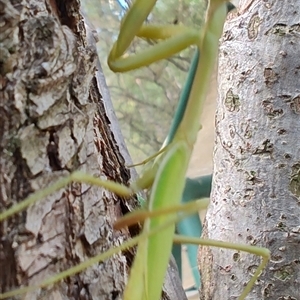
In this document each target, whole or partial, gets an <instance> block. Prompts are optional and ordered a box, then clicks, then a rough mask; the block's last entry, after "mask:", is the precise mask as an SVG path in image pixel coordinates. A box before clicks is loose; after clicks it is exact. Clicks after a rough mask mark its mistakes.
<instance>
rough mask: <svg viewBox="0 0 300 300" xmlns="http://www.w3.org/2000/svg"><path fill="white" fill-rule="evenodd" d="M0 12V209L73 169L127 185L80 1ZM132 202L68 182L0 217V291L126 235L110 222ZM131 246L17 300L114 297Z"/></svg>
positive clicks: (0, 2) (0, 8)
mask: <svg viewBox="0 0 300 300" xmlns="http://www.w3.org/2000/svg"><path fill="white" fill-rule="evenodd" d="M0 16H1V22H0V23H1V25H0V26H2V27H1V33H0V116H1V117H0V154H1V157H0V158H1V160H0V183H1V191H0V211H3V210H5V209H7V208H9V207H11V206H12V205H13V204H15V203H17V202H20V201H22V200H23V199H24V198H25V197H26V196H28V195H29V194H31V193H33V192H35V191H37V190H41V189H43V188H44V187H46V186H49V185H51V184H52V183H53V182H54V181H56V180H57V179H59V178H62V177H63V176H65V175H67V174H69V173H70V172H72V171H74V170H83V171H85V172H88V173H90V174H92V175H95V176H97V177H101V178H103V179H109V180H114V181H118V182H122V183H125V184H127V183H128V181H129V179H130V172H129V171H128V170H127V169H126V168H125V167H124V165H125V161H124V158H123V157H125V159H126V162H127V163H130V158H129V156H128V153H127V150H126V147H125V145H124V142H123V138H122V136H121V134H120V130H119V128H118V124H117V123H116V119H115V116H114V113H113V110H112V106H111V103H110V99H109V94H108V92H107V87H106V85H105V81H104V78H103V75H102V74H101V73H100V71H101V66H100V64H99V61H98V58H97V54H96V48H95V41H94V40H93V36H92V33H91V31H90V30H89V28H88V27H86V26H85V23H84V20H83V18H82V16H81V15H80V13H79V1H76V0H69V1H49V2H48V1H37V0H31V1H27V2H26V5H25V2H24V1H18V0H16V1H13V0H12V1H7V0H0ZM96 68H97V69H98V71H97V70H96ZM134 206H136V200H135V199H134V198H132V199H129V200H128V201H126V203H125V202H124V199H120V198H119V197H117V196H115V195H114V194H112V193H110V192H109V191H106V190H104V189H100V188H96V187H90V186H87V185H85V184H78V183H77V184H75V183H74V184H71V185H70V186H68V187H66V188H65V189H62V190H60V191H58V192H55V193H53V194H52V195H51V196H49V197H46V198H45V199H41V200H40V201H39V202H38V203H36V204H35V205H33V206H32V207H30V208H28V209H27V210H26V211H24V212H22V213H19V214H16V215H14V216H13V217H11V218H9V219H7V220H5V221H4V222H2V223H0V293H3V292H6V291H9V290H11V289H14V288H17V287H19V286H27V285H35V284H38V283H39V282H41V281H42V280H43V279H45V278H49V277H50V276H52V275H54V274H56V273H58V272H59V271H63V270H65V269H67V268H69V267H71V266H74V265H77V264H78V263H79V262H82V261H84V260H86V259H88V258H89V257H92V256H94V255H96V254H98V253H100V252H104V251H106V250H107V249H109V248H111V247H113V246H116V245H120V243H122V242H123V241H124V240H125V239H127V238H128V237H129V236H130V234H131V233H129V232H128V231H127V230H123V231H122V232H113V230H112V224H113V222H114V221H115V220H116V218H118V217H119V216H121V215H122V214H124V213H126V212H128V210H130V209H131V208H132V207H134ZM130 253H132V252H129V251H128V253H120V254H118V255H115V256H114V257H113V258H111V259H108V260H107V261H105V262H103V263H99V264H97V265H94V266H93V267H92V268H89V269H88V270H85V271H84V272H82V273H80V274H78V275H76V276H72V277H71V278H68V279H65V280H63V281H62V282H61V283H59V284H56V285H54V286H50V287H46V288H44V289H38V290H35V291H33V292H31V293H27V295H26V297H25V296H24V295H23V296H22V297H21V298H22V299H23V298H24V299H120V298H121V297H122V292H123V289H124V286H125V284H126V281H127V277H128V270H129V267H130V263H131V261H132V254H130ZM169 278H171V279H172V281H170V280H169V281H168V283H167V285H166V286H167V291H166V295H165V299H183V298H184V296H185V295H184V293H183V290H182V289H181V288H180V282H179V279H178V274H177V273H176V270H175V271H174V268H173V269H172V271H170V273H169ZM174 286H175V288H174ZM175 292H176V293H177V294H176V296H174V293H175ZM170 295H171V296H170ZM172 295H173V297H172ZM16 299H19V298H18V297H16Z"/></svg>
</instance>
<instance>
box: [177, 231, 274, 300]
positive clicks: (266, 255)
mask: <svg viewBox="0 0 300 300" xmlns="http://www.w3.org/2000/svg"><path fill="white" fill-rule="evenodd" d="M174 243H182V244H194V245H203V246H210V247H218V248H225V249H232V250H239V251H243V252H248V253H250V254H254V255H257V256H261V257H262V261H261V263H260V265H259V266H258V268H257V269H256V271H255V273H254V274H253V276H252V278H251V280H250V281H249V282H248V284H247V286H246V287H245V289H244V290H243V292H242V294H241V295H240V296H239V298H238V300H244V299H245V298H246V296H247V295H248V294H249V292H250V290H251V289H252V287H253V285H254V284H255V282H256V280H257V279H258V277H259V276H260V274H261V272H262V271H263V269H264V268H265V267H266V265H267V263H268V261H269V259H270V256H271V253H270V250H269V249H267V248H263V247H257V246H250V245H245V244H234V243H229V242H222V241H217V240H211V239H202V238H191V237H185V236H179V235H176V236H175V237H174Z"/></svg>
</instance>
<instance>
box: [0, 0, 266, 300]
mask: <svg viewBox="0 0 300 300" xmlns="http://www.w3.org/2000/svg"><path fill="white" fill-rule="evenodd" d="M155 3H156V0H136V1H135V2H134V4H133V5H132V7H131V9H130V10H129V11H128V13H127V14H126V16H125V18H124V20H123V21H122V25H121V29H120V33H119V37H118V40H117V42H116V43H115V44H114V46H113V48H112V50H111V52H110V54H109V57H108V64H109V66H110V68H111V69H112V70H114V71H116V72H125V71H128V70H132V69H136V68H140V67H142V66H145V65H148V64H151V63H153V62H155V61H157V60H160V59H164V58H167V57H169V56H171V55H173V54H175V53H177V52H179V51H181V50H183V49H185V48H186V47H189V46H190V45H195V46H196V47H197V50H196V55H195V58H194V63H193V66H194V73H193V72H191V73H190V74H192V75H191V76H192V80H191V81H190V85H189V86H188V88H187V90H186V91H187V95H185V96H184V97H185V99H186V100H187V101H186V102H185V107H184V109H183V110H181V112H182V114H181V115H180V117H179V118H178V119H177V120H179V122H178V124H177V125H176V126H173V127H172V128H173V131H171V132H170V134H169V136H168V138H167V140H166V142H165V143H164V146H163V148H162V150H161V151H160V152H159V153H158V154H157V155H156V157H155V159H153V161H150V162H149V163H148V164H147V165H146V167H145V170H144V173H143V174H142V175H141V177H140V178H139V179H138V180H137V181H136V182H134V183H133V184H131V185H130V186H129V187H127V186H123V185H120V184H118V183H115V182H111V181H104V180H100V179H99V178H95V177H93V176H90V175H88V174H84V173H82V172H74V173H72V174H71V175H70V176H68V177H65V178H62V179H60V180H59V181H58V182H56V183H55V184H54V185H52V186H49V187H47V188H45V189H43V190H41V191H39V192H37V193H34V194H32V195H30V196H29V197H28V198H26V199H25V200H24V201H22V202H20V203H18V204H17V205H15V206H13V207H11V208H10V209H8V210H6V211H4V212H2V213H1V214H0V221H3V220H5V219H6V218H8V217H10V216H12V215H13V214H16V213H18V212H20V211H22V210H24V209H25V208H27V207H28V206H29V205H32V204H34V203H35V202H36V201H39V200H40V199H42V198H44V197H46V196H47V195H49V194H51V193H53V192H55V191H57V190H59V189H61V188H63V187H65V186H66V185H67V184H69V183H71V182H73V181H75V182H82V183H87V184H91V185H97V186H101V187H104V188H107V189H109V190H111V191H113V192H115V193H117V194H118V195H120V196H124V197H128V196H130V195H132V194H135V193H136V192H138V191H140V190H142V189H147V190H148V199H147V210H138V211H135V212H132V213H131V214H128V215H126V216H125V217H123V218H121V219H120V220H119V221H118V222H117V223H116V225H115V227H116V228H121V227H122V226H129V225H130V224H132V223H136V222H139V221H144V225H143V229H142V232H141V233H140V235H138V236H136V237H134V238H132V239H130V240H128V241H126V242H125V243H123V244H122V245H121V246H119V247H116V248H112V249H109V250H108V251H106V252H105V253H100V254H99V255H97V256H95V257H93V258H91V259H89V260H87V261H85V262H83V263H81V264H79V265H77V266H75V267H72V268H70V269H68V270H66V271H63V272H61V273H59V274H57V275H55V276H53V277H51V278H49V279H46V280H44V281H42V282H41V283H40V284H39V285H38V286H29V287H24V288H20V289H17V290H13V291H10V292H6V293H4V294H1V295H0V299H4V298H9V297H13V296H15V295H19V294H22V293H26V292H28V291H31V290H34V289H36V288H39V287H45V286H47V285H50V284H54V283H56V282H59V281H60V280H62V279H64V278H66V277H67V276H72V275H74V274H76V273H79V272H81V271H82V270H84V269H86V268H88V267H89V266H91V265H93V264H95V263H97V262H100V261H103V260H105V259H107V258H109V257H110V256H112V255H113V254H115V253H117V252H119V251H122V250H125V249H127V248H129V247H132V246H134V245H136V244H137V245H138V248H137V254H136V257H135V260H134V263H133V266H132V268H131V272H130V278H129V281H128V284H127V286H126V289H125V291H124V295H123V299H125V300H129V299H130V300H140V299H145V300H150V299H151V300H158V299H160V297H161V290H162V285H163V281H164V276H165V272H166V269H167V266H168V262H169V258H170V253H171V248H172V244H173V241H175V242H184V243H190V244H197V245H198V244H201V245H207V246H214V247H223V248H228V249H237V250H240V251H246V252H249V253H252V254H255V255H259V256H261V257H262V262H261V264H260V265H259V267H258V268H257V269H256V271H255V273H254V275H253V277H252V279H251V280H250V281H249V283H248V284H247V286H246V287H245V289H244V290H243V291H242V293H241V295H240V297H239V299H240V300H242V299H245V297H246V296H247V294H248V293H249V292H250V290H251V288H252V286H253V285H254V283H255V281H256V279H257V278H258V276H259V275H260V273H261V272H262V270H263V269H264V267H265V266H266V264H267V262H268V259H269V256H270V253H269V250H267V249H265V248H260V247H255V246H248V245H240V244H232V243H228V242H222V241H215V240H204V239H200V238H190V237H189V238H185V237H178V236H175V235H174V230H175V223H176V222H178V221H179V220H181V219H183V218H184V217H186V216H187V215H189V214H191V213H194V212H195V210H200V209H204V208H206V207H207V206H208V203H209V201H208V199H202V200H199V201H195V202H193V203H187V204H180V201H181V198H182V194H183V190H184V186H185V181H186V179H185V174H186V171H187V168H188V164H189V161H190V157H191V154H192V150H193V145H194V143H195V140H196V137H197V133H198V130H199V128H200V123H199V116H200V114H201V111H202V106H203V102H204V98H205V96H206V92H207V89H208V84H209V81H210V75H211V73H212V70H213V67H214V64H215V59H216V56H217V53H218V42H219V38H220V36H221V34H222V29H223V24H224V22H225V18H226V15H227V3H226V1H224V0H210V2H209V6H208V10H207V17H206V23H205V26H204V28H203V30H202V31H201V32H200V33H199V32H198V31H196V30H192V29H189V28H186V27H183V26H166V27H159V26H153V25H143V23H144V21H145V20H146V18H147V16H148V15H149V14H150V12H151V10H152V9H153V7H154V5H155ZM135 36H138V37H142V38H147V39H153V40H159V42H158V43H157V44H155V45H154V46H152V47H151V49H147V50H144V51H143V52H141V53H138V54H136V55H133V56H127V55H125V51H126V49H127V48H128V47H129V46H130V43H131V41H132V40H133V39H134V37H135ZM199 53H201V56H199Z"/></svg>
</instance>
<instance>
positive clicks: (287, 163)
mask: <svg viewBox="0 0 300 300" xmlns="http://www.w3.org/2000/svg"><path fill="white" fill-rule="evenodd" d="M299 7H300V1H299V0H296V1H287V0H285V1H275V0H272V1H261V0H252V1H246V0H245V1H240V8H239V10H238V11H237V12H236V13H235V14H233V15H231V17H230V20H228V21H227V22H226V25H225V29H224V34H223V38H222V41H221V47H220V58H219V100H218V107H217V116H216V141H215V143H216V144H215V153H214V161H215V168H214V188H213V193H212V202H211V205H210V207H209V210H208V213H207V216H206V224H205V231H206V236H208V237H209V238H212V239H219V240H224V241H230V242H233V243H242V244H249V245H256V246H264V247H267V248H269V249H270V251H271V260H270V262H269V264H268V266H267V268H266V270H265V271H264V272H263V273H262V275H261V277H260V278H259V280H258V281H257V283H256V284H255V286H254V288H253V289H252V291H251V293H250V295H249V296H248V297H247V299H276V300H279V299H281V300H284V299H289V300H291V299H293V300H296V299H300V256H299V243H300V205H299V204H300V202H299V199H300V177H299V174H300V161H299V158H300V142H299V132H300V101H299V99H300V96H299V93H300V84H299V68H300V62H299V56H300V48H299V44H300V29H299V28H300V27H299V20H300V12H299ZM199 260H200V270H201V273H202V279H203V287H202V291H201V299H237V297H238V296H239V295H240V294H241V292H242V290H243V288H244V286H245V284H246V283H247V282H248V281H249V279H250V278H251V276H252V274H253V270H255V269H256V268H257V266H258V264H259V262H260V258H258V257H255V256H253V255H248V254H244V253H239V252H238V251H228V250H223V249H213V248H211V249H209V248H207V247H203V248H202V249H201V250H200V253H199Z"/></svg>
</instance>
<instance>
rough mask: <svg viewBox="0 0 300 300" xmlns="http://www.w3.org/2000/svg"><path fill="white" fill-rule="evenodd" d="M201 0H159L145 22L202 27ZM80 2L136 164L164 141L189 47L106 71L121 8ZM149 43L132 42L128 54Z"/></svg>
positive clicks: (109, 1)
mask: <svg viewBox="0 0 300 300" xmlns="http://www.w3.org/2000/svg"><path fill="white" fill-rule="evenodd" d="M205 2H206V1H205V0H202V1H201V0H200V1H199V0H168V1H158V2H157V4H156V7H155V10H154V11H153V13H152V14H151V15H150V17H149V22H151V23H158V24H172V23H173V24H184V25H186V26H191V27H196V28H200V27H201V25H202V22H203V20H204V11H205V6H206V3H205ZM82 6H83V10H84V12H85V13H86V14H87V16H88V18H89V20H90V21H91V22H92V23H93V25H94V27H95V28H96V30H97V33H98V37H99V42H98V54H99V57H100V61H101V63H102V68H103V71H104V74H105V77H106V80H107V84H108V86H109V90H110V93H111V97H112V101H113V104H114V107H115V110H116V114H117V117H118V119H119V122H120V126H121V129H122V132H123V135H124V137H125V141H126V144H127V146H128V148H129V151H130V153H131V156H132V158H133V160H134V161H135V162H138V161H140V160H142V159H144V158H145V157H147V156H149V155H151V154H153V153H155V152H156V151H157V150H158V149H159V148H160V146H161V144H162V143H163V141H164V139H165V137H166V134H167V132H168V130H169V126H170V122H171V120H172V116H173V113H174V110H175V108H176V105H177V101H178V98H179V94H180V91H181V89H182V87H183V84H184V81H185V78H186V75H187V71H188V69H189V64H190V60H191V57H192V54H193V49H187V50H186V51H183V52H182V53H180V54H177V55H176V56H174V57H172V58H170V59H169V60H164V61H160V62H158V63H155V64H153V65H151V66H148V67H145V68H142V69H138V70H136V71H132V72H128V73H125V74H115V73H113V72H111V71H110V70H109V69H108V66H107V63H106V59H107V56H108V52H109V50H110V48H111V46H112V44H113V42H114V41H115V40H116V39H117V34H118V32H119V24H120V20H121V16H122V15H123V11H122V9H121V7H120V6H119V5H118V3H117V0H101V1H100V2H99V0H83V1H82ZM144 47H149V44H147V43H146V42H144V41H141V40H136V41H134V43H133V44H132V46H131V48H130V50H129V51H130V52H135V51H139V50H140V49H141V48H144Z"/></svg>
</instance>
